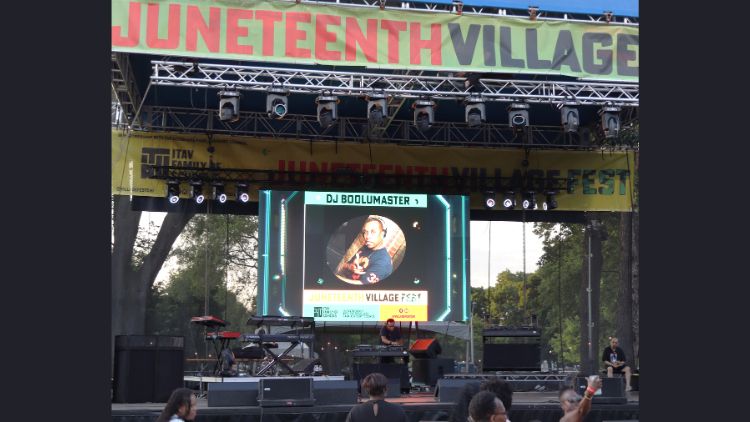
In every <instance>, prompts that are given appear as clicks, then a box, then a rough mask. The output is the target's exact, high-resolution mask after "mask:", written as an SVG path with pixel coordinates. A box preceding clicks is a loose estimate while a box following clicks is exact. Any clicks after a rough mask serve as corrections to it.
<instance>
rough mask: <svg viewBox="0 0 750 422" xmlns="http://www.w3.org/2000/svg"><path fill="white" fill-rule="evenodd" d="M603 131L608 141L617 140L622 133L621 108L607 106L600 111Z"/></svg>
mask: <svg viewBox="0 0 750 422" xmlns="http://www.w3.org/2000/svg"><path fill="white" fill-rule="evenodd" d="M599 115H600V116H601V118H602V129H603V130H604V137H605V138H607V139H611V138H616V137H617V135H618V134H619V133H620V107H612V106H605V107H602V108H601V109H600V110H599Z"/></svg>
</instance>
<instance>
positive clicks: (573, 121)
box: [560, 105, 581, 132]
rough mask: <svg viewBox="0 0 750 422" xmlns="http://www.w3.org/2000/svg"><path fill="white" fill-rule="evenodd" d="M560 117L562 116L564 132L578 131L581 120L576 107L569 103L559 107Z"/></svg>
mask: <svg viewBox="0 0 750 422" xmlns="http://www.w3.org/2000/svg"><path fill="white" fill-rule="evenodd" d="M560 117H561V118H562V125H563V129H564V130H565V131H566V132H578V125H579V124H580V122H581V118H580V115H579V114H578V109H577V108H575V107H574V106H571V105H564V106H563V107H562V108H561V109H560Z"/></svg>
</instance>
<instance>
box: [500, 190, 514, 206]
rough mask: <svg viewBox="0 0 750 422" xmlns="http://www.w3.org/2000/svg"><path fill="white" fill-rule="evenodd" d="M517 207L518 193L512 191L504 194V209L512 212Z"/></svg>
mask: <svg viewBox="0 0 750 422" xmlns="http://www.w3.org/2000/svg"><path fill="white" fill-rule="evenodd" d="M515 207H516V193H515V192H513V191H512V190H509V191H506V192H505V194H503V208H505V209H506V210H512V209H513V208H515Z"/></svg>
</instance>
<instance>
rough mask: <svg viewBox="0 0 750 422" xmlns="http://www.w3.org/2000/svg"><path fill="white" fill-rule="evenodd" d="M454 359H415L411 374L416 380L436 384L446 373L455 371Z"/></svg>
mask: <svg viewBox="0 0 750 422" xmlns="http://www.w3.org/2000/svg"><path fill="white" fill-rule="evenodd" d="M455 366H456V361H454V360H453V359H445V358H439V359H414V360H413V361H412V363H411V374H412V377H413V378H414V381H416V382H421V383H424V384H426V385H430V386H434V385H435V384H437V382H438V380H439V379H441V378H443V376H444V375H445V374H450V373H452V372H454V371H455Z"/></svg>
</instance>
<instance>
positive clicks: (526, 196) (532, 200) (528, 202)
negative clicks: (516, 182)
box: [521, 190, 536, 211]
mask: <svg viewBox="0 0 750 422" xmlns="http://www.w3.org/2000/svg"><path fill="white" fill-rule="evenodd" d="M522 196H523V201H522V202H521V207H523V209H525V210H527V211H528V210H534V209H536V192H534V191H533V190H529V191H524V192H523V194H522Z"/></svg>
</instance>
